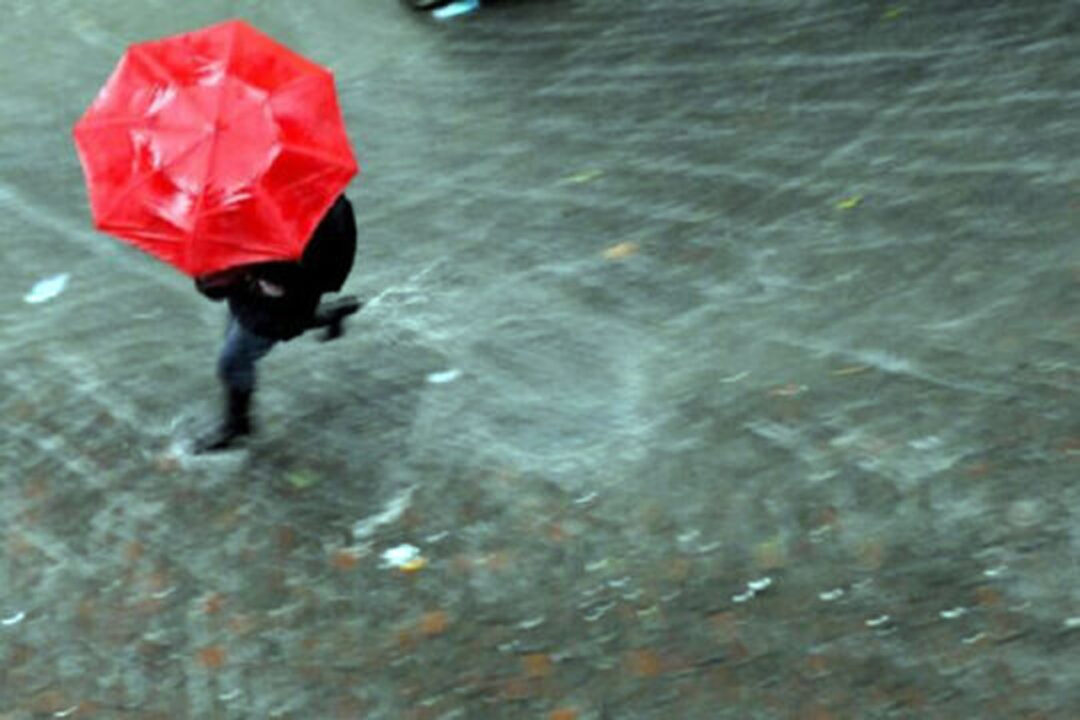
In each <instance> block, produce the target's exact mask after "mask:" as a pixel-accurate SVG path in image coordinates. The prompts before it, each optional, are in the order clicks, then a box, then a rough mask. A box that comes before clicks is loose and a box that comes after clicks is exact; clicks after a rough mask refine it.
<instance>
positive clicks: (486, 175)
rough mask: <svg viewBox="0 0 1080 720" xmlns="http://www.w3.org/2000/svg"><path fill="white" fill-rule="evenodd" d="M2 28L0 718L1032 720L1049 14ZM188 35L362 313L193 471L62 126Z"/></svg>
mask: <svg viewBox="0 0 1080 720" xmlns="http://www.w3.org/2000/svg"><path fill="white" fill-rule="evenodd" d="M0 7H2V9H3V17H4V22H3V23H2V24H0V58H2V59H3V61H4V62H3V63H0V87H2V89H3V97H2V99H0V236H2V237H3V244H2V248H3V256H2V257H3V262H2V263H0V413H2V415H0V417H2V418H3V420H2V423H0V454H2V458H0V461H2V465H0V720H30V719H37V718H53V717H55V718H63V717H73V718H118V719H122V720H129V719H130V720H135V719H138V720H161V719H163V718H198V719H200V720H202V719H204V718H275V719H279V720H284V719H285V718H290V719H298V720H311V719H322V718H327V719H329V718H379V719H382V718H386V719H390V720H399V719H404V720H414V719H415V720H421V719H423V720H437V719H438V720H448V719H449V718H546V719H547V720H602V719H603V720H607V719H609V718H611V719H615V718H617V719H619V720H624V719H625V720H632V719H638V718H641V719H645V718H648V719H652V718H657V719H660V718H663V719H668V718H686V719H687V720H691V719H697V718H800V719H807V720H826V719H831V718H836V719H839V718H943V719H944V718H949V719H955V718H958V717H972V718H1010V719H1012V718H1025V719H1028V720H1035V719H1036V718H1038V719H1040V720H1047V719H1050V718H1053V719H1055V720H1056V719H1058V718H1061V719H1063V720H1064V719H1066V718H1075V717H1076V716H1077V712H1078V711H1077V708H1080V689H1078V688H1080V685H1078V684H1077V682H1076V678H1077V669H1078V668H1080V565H1078V562H1080V561H1078V558H1080V524H1078V512H1077V507H1078V503H1080V482H1078V475H1080V465H1078V461H1080V403H1078V400H1080V398H1078V380H1080V352H1078V350H1080V318H1078V315H1077V309H1078V308H1080V239H1078V236H1077V235H1078V222H1080V164H1078V161H1077V155H1078V150H1080V130H1078V128H1077V124H1076V122H1075V117H1076V115H1077V113H1078V111H1080V87H1078V85H1077V82H1078V78H1080V40H1078V32H1080V6H1078V5H1077V4H1076V3H1073V2H1060V1H1054V2H1050V1H1048V0H1047V1H1043V0H1031V1H1027V2H1006V1H1004V0H988V1H987V2H981V3H971V2H959V1H956V2H952V1H947V0H946V1H941V0H935V1H933V2H931V1H930V0H915V1H911V2H896V3H891V4H890V3H881V2H869V1H861V0H860V1H855V2H850V1H847V0H844V1H841V0H805V1H802V2H793V1H792V2H785V1H784V0H755V1H753V2H751V1H750V0H731V1H730V2H728V1H724V2H721V1H720V0H664V1H663V2H661V1H660V0H636V1H635V2H613V1H612V0H550V1H547V2H545V1H543V0H534V1H532V2H529V1H527V0H518V1H511V0H504V1H503V2H491V3H488V4H486V5H485V6H484V7H482V8H481V9H480V11H478V12H476V13H473V14H470V15H467V16H463V17H459V18H456V19H454V20H450V21H445V22H440V21H436V20H434V19H432V18H431V17H429V16H426V15H421V14H413V13H410V12H409V11H407V10H406V9H404V8H403V7H402V6H401V5H399V4H398V3H397V2H394V1H392V0H352V1H350V2H330V0H310V1H309V2H306V3H291V2H290V3H286V2H278V1H277V0H271V1H265V2H256V1H255V0H249V1H246V2H241V1H232V2H229V1H225V0H206V1H203V2H199V3H178V2H165V1H164V0H142V1H140V2H119V1H116V0H113V1H108V2H106V1H104V0H96V1H95V2H93V3H88V2H77V1H76V0H49V1H48V2H30V1H29V0H2V3H0ZM233 16H239V17H244V18H245V19H247V20H249V21H250V22H252V23H253V24H255V25H256V26H258V27H260V28H261V29H263V30H264V31H266V32H268V33H270V34H272V35H274V36H275V37H277V38H279V39H280V40H282V41H283V42H285V43H287V44H289V45H290V46H292V47H293V48H295V49H296V50H298V51H300V52H302V53H304V54H305V55H307V56H309V57H312V58H313V59H315V60H317V61H319V62H321V63H323V64H325V65H327V66H329V67H331V68H332V69H333V70H334V72H335V74H336V77H337V81H338V86H339V91H340V95H341V101H342V106H343V109H344V114H345V117H346V120H347V122H348V125H349V128H350V133H351V135H352V138H353V141H354V143H355V146H356V151H357V156H358V158H359V161H360V163H361V166H362V168H363V170H362V172H361V174H360V176H359V177H358V178H357V179H356V181H355V182H354V183H353V184H352V185H351V186H350V188H349V195H350V197H352V199H353V201H354V203H355V204H356V208H357V215H358V223H359V226H360V251H359V255H358V259H357V265H356V269H355V271H354V274H353V276H352V278H351V279H350V280H349V283H348V285H347V289H348V290H349V291H350V292H354V293H356V294H358V295H360V296H361V297H363V298H365V299H366V300H367V301H368V304H367V306H366V307H365V308H364V310H363V311H362V312H361V313H360V314H359V315H357V316H355V318H353V320H352V322H351V324H350V326H349V333H348V335H347V336H346V337H345V338H343V339H341V340H339V341H336V342H334V343H330V344H320V343H318V342H316V341H315V340H314V339H313V338H301V339H299V340H296V341H294V342H291V343H289V344H287V345H284V346H281V347H279V348H277V349H275V350H274V352H273V353H272V354H271V355H270V356H269V357H268V358H267V359H266V361H265V362H264V363H263V365H262V366H261V371H260V372H261V374H260V389H259V393H258V396H257V400H256V402H257V408H256V410H257V419H258V426H259V432H258V435H257V437H256V438H255V440H254V441H253V442H252V443H251V444H250V446H249V447H248V448H247V449H245V450H243V451H240V452H235V453H228V454H226V455H225V456H222V457H218V458H212V459H205V458H198V457H193V456H192V455H191V454H190V453H189V452H187V450H186V442H187V440H188V439H189V438H190V436H191V434H192V433H193V432H196V431H197V430H198V428H199V427H200V426H201V425H202V424H203V423H205V422H207V421H208V420H210V419H212V418H213V417H214V415H215V413H216V412H217V403H218V397H217V395H218V388H217V385H216V380H215V377H214V359H215V354H216V352H217V349H218V344H219V342H220V340H221V333H222V329H223V323H224V318H223V317H222V315H221V312H222V309H221V307H220V306H218V305H215V304H212V303H209V302H206V301H205V300H203V299H202V298H201V297H200V296H198V295H197V294H196V293H195V292H194V290H193V289H192V287H191V283H190V281H189V280H187V279H185V278H184V277H182V276H180V275H179V274H177V273H175V272H173V271H171V270H170V269H168V268H166V267H165V266H163V265H161V264H159V263H157V262H155V261H154V260H152V259H151V258H149V257H146V256H144V255H142V254H140V253H139V252H137V251H135V250H133V249H130V248H128V247H126V246H124V245H122V244H121V243H119V242H117V241H115V240H112V239H111V238H108V237H104V236H101V235H99V234H97V233H95V232H94V231H93V230H92V228H91V223H90V219H89V212H88V209H87V203H86V197H85V189H84V186H83V183H82V177H81V173H80V170H79V167H78V162H77V159H76V157H75V153H74V150H73V147H72V143H71V139H70V128H71V126H72V124H73V123H74V121H75V120H76V119H77V118H78V116H79V115H80V114H81V113H82V111H83V109H84V108H85V107H86V105H87V104H88V103H89V102H90V101H91V100H92V98H93V96H94V93H95V92H96V90H97V88H98V87H99V86H100V85H101V83H102V82H103V81H104V79H105V78H106V77H107V75H108V73H109V71H110V70H111V68H112V66H113V65H114V63H115V62H116V59H117V58H118V57H119V55H120V54H121V53H122V51H123V49H124V48H125V47H126V46H127V45H128V44H129V43H132V42H136V41H139V40H144V39H148V38H153V37H157V36H161V35H166V34H171V33H175V32H179V31H182V30H187V29H193V28H195V27H198V26H201V25H204V24H208V23H211V22H214V21H217V20H220V19H224V18H227V17H233ZM57 276H65V277H66V284H64V285H63V286H62V287H59V286H57V287H56V288H55V289H59V290H60V292H59V293H57V294H55V295H54V296H52V297H50V298H49V299H47V300H45V301H43V302H36V303H31V302H28V301H27V300H28V298H29V299H35V298H33V296H32V295H31V291H32V289H33V288H34V287H35V285H36V284H37V283H39V282H40V281H42V280H47V279H49V278H55V277H57ZM41 287H42V286H38V289H39V291H40V290H41ZM405 545H409V546H412V547H413V548H415V552H417V553H418V557H416V558H413V559H412V560H411V561H409V562H406V564H405V565H404V566H401V563H400V561H395V560H394V558H393V557H391V556H388V555H387V553H388V551H392V550H398V551H401V550H402V547H403V546H405Z"/></svg>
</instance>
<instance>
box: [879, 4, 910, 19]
mask: <svg viewBox="0 0 1080 720" xmlns="http://www.w3.org/2000/svg"><path fill="white" fill-rule="evenodd" d="M906 10H907V8H905V7H901V6H899V5H898V6H896V7H891V8H889V9H888V10H886V11H885V14H884V15H882V17H883V18H885V19H886V20H895V19H897V18H898V17H900V16H901V15H903V14H904V12H905V11H906Z"/></svg>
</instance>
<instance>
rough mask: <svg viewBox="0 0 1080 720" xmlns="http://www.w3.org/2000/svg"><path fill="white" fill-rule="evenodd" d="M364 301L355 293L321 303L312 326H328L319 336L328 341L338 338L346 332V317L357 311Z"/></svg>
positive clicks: (316, 310)
mask: <svg viewBox="0 0 1080 720" xmlns="http://www.w3.org/2000/svg"><path fill="white" fill-rule="evenodd" d="M362 306H363V303H362V302H360V301H359V300H357V299H356V296H355V295H343V296H342V297H339V298H338V299H336V300H331V301H330V302H324V303H320V304H319V307H317V308H315V315H314V317H312V319H311V327H312V328H320V327H324V328H326V331H325V332H324V333H323V334H322V335H321V336H320V337H319V339H320V340H322V341H323V342H326V341H328V340H336V339H337V338H339V337H341V336H342V335H344V334H345V318H347V317H348V316H350V315H352V314H353V313H355V312H357V311H358V310H359V309H360V308H361V307H362Z"/></svg>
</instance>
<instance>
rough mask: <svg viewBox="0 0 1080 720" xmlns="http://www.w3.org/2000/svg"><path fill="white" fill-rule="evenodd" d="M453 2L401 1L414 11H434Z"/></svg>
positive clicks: (444, 0)
mask: <svg viewBox="0 0 1080 720" xmlns="http://www.w3.org/2000/svg"><path fill="white" fill-rule="evenodd" d="M450 2H451V0H401V3H402V4H403V5H405V6H406V7H409V8H412V9H413V10H434V9H435V8H438V7H442V6H443V5H449V4H450Z"/></svg>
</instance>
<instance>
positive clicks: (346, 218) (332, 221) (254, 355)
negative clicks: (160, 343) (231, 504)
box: [194, 195, 361, 453]
mask: <svg viewBox="0 0 1080 720" xmlns="http://www.w3.org/2000/svg"><path fill="white" fill-rule="evenodd" d="M355 254H356V219H355V216H354V214H353V209H352V204H351V203H350V202H349V200H348V198H346V197H345V196H344V195H341V196H339V197H338V198H337V200H336V201H335V202H334V204H333V205H332V206H331V207H330V209H329V210H328V211H327V212H326V214H325V215H324V216H323V218H322V219H321V221H320V222H319V224H318V226H317V227H316V229H315V231H314V233H313V234H312V236H311V239H310V240H309V241H308V243H307V245H306V246H305V249H304V253H303V255H302V257H301V258H300V260H299V261H296V262H265V263H257V264H252V265H240V266H235V267H231V268H229V269H227V270H223V271H220V272H217V273H213V274H209V275H202V276H198V277H196V278H195V287H196V289H197V290H198V291H199V292H200V293H201V294H203V295H204V296H205V297H207V298H209V299H210V300H214V301H222V300H224V301H226V303H227V305H228V313H229V316H228V323H227V328H226V333H225V342H224V345H223V346H222V349H221V353H220V355H219V356H218V361H217V374H218V378H219V379H220V381H221V383H222V386H223V390H224V399H225V402H224V405H225V407H224V417H223V419H222V420H221V422H220V423H219V424H218V425H216V426H215V427H213V428H212V429H210V430H209V431H207V432H205V433H204V434H202V435H200V436H199V437H197V438H196V439H195V446H194V451H195V452H196V453H206V452H214V451H220V450H226V449H229V448H232V447H234V446H235V445H236V444H237V441H239V440H241V439H244V438H246V437H247V436H249V435H250V434H251V433H252V422H251V404H252V397H253V395H254V393H255V386H256V363H257V362H258V361H259V360H260V359H262V358H263V357H264V356H266V354H267V353H268V352H270V350H271V349H272V348H273V347H274V346H275V345H276V344H277V343H279V342H287V341H289V340H292V339H293V338H295V337H297V336H299V335H301V334H303V333H304V332H306V331H308V330H312V329H316V328H322V329H323V330H324V332H323V337H322V339H323V340H333V339H335V338H337V337H340V336H341V335H342V333H343V331H344V320H345V318H346V317H347V316H349V315H351V314H353V313H355V312H356V311H358V310H359V309H360V306H361V303H360V302H359V301H358V300H357V299H356V297H355V296H352V295H346V296H342V297H341V298H338V299H337V300H334V301H331V302H325V303H321V302H320V300H321V297H322V295H323V294H326V293H332V292H337V291H339V290H340V289H341V287H342V286H343V285H344V283H345V280H346V278H347V277H348V275H349V272H350V271H351V270H352V265H353V261H354V258H355Z"/></svg>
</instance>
